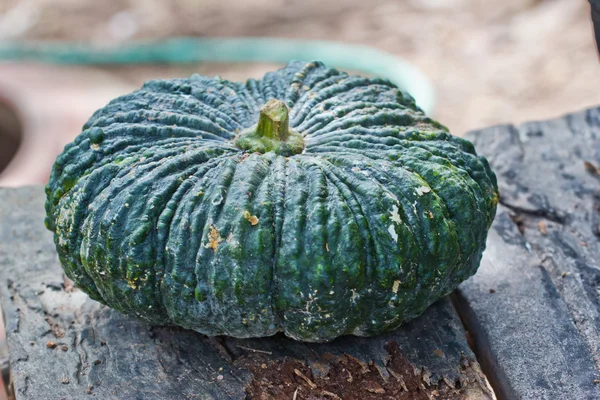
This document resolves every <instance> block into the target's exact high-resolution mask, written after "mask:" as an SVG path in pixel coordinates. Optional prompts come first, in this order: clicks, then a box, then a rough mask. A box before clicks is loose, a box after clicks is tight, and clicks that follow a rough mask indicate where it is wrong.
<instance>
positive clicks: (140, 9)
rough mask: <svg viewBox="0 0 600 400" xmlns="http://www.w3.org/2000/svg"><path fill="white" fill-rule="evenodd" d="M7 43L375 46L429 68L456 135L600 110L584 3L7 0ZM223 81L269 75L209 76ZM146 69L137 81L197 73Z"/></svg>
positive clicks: (252, 71) (1, 4)
mask: <svg viewBox="0 0 600 400" xmlns="http://www.w3.org/2000/svg"><path fill="white" fill-rule="evenodd" d="M0 13H3V14H0V40H1V39H9V38H10V39H18V40H28V39H65V40H74V39H75V40H83V41H88V42H91V43H95V44H102V45H105V44H109V43H118V42H122V41H127V40H136V39H153V38H164V37H170V36H177V35H197V36H276V37H290V38H298V37H301V38H313V39H329V40H340V41H347V42H352V43H361V44H367V45H371V46H375V47H378V48H381V49H384V50H387V51H389V52H392V53H394V54H397V55H399V56H402V57H404V58H406V59H408V60H409V61H411V62H413V63H414V64H416V65H417V66H418V67H419V68H421V69H422V70H423V71H424V72H425V73H426V74H427V75H428V76H429V77H430V78H431V79H432V81H433V82H434V84H435V87H436V89H437V93H438V103H437V109H436V112H435V117H437V118H438V119H439V120H440V121H441V122H443V123H444V124H446V125H447V126H449V127H450V128H451V130H452V131H453V132H455V133H456V134H461V133H462V132H464V131H465V130H468V129H473V128H478V127H483V126H485V125H490V124H495V123H501V122H509V121H510V122H520V121H523V120H529V119H542V118H549V117H552V116H556V115H560V114H562V113H565V112H568V111H574V110H577V109H580V108H582V107H586V106H591V105H596V104H599V103H600V79H598V77H599V76H600V69H599V63H598V58H597V55H596V50H595V47H594V42H593V35H592V27H591V23H590V18H589V5H588V3H587V2H586V1H574V0H503V1H502V2H490V1H489V0H403V1H398V0H396V1H395V0H369V1H364V0H346V1H340V2H337V1H336V2H334V1H323V0H303V1H292V0H244V1H240V0H172V1H168V2H167V1H162V0H113V1H110V2H98V1H88V0H85V1H84V0H20V1H17V0H0ZM198 69H199V70H200V71H201V72H207V73H220V74H221V75H222V76H224V77H233V78H238V77H244V76H246V75H257V74H260V73H261V72H262V71H263V69H264V68H263V67H262V66H255V67H250V68H247V67H242V68H241V69H240V67H233V68H232V67H230V66H225V67H224V66H216V67H215V66H210V67H199V68H198ZM188 72H189V69H187V70H186V69H184V70H183V71H179V70H177V69H175V70H173V69H170V71H165V70H164V69H161V68H154V69H152V68H150V69H149V68H144V69H143V71H140V73H136V72H135V71H134V72H132V70H131V68H129V69H127V71H124V72H121V71H116V72H115V73H118V74H119V75H120V74H121V73H123V74H124V76H128V77H130V78H131V79H132V80H133V81H134V82H137V81H138V80H139V77H141V76H144V77H147V76H150V77H154V76H156V75H158V76H163V75H165V74H166V75H169V76H172V75H173V74H175V75H186V74H187V73H188Z"/></svg>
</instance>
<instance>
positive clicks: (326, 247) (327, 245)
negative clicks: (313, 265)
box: [325, 242, 329, 253]
mask: <svg viewBox="0 0 600 400" xmlns="http://www.w3.org/2000/svg"><path fill="white" fill-rule="evenodd" d="M325 250H327V252H328V253H329V244H328V243H327V242H325Z"/></svg>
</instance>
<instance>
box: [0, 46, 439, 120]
mask: <svg viewBox="0 0 600 400" xmlns="http://www.w3.org/2000/svg"><path fill="white" fill-rule="evenodd" d="M24 60H28V61H39V62H47V63H55V64H79V65H82V64H157V63H166V64H182V63H194V62H227V63H239V62H270V63H281V64H285V63H287V62H288V61H290V60H320V61H323V62H324V63H326V64H329V65H332V66H335V67H337V68H340V69H346V70H356V71H362V72H366V73H370V74H374V75H379V76H383V77H386V78H387V79H389V80H390V81H392V82H393V83H395V84H396V85H397V86H398V87H400V88H401V89H403V90H405V91H407V92H409V93H410V94H411V95H412V96H413V97H414V98H415V100H416V102H417V104H418V106H419V107H420V108H421V109H422V110H423V111H424V112H425V113H426V114H428V115H429V114H431V112H432V111H433V107H434V102H435V99H434V98H435V95H434V90H433V86H432V85H431V83H430V81H429V79H427V78H426V77H425V76H424V75H423V73H421V72H420V71H419V70H418V69H416V68H415V67H414V66H413V65H411V64H409V63H408V62H406V61H404V60H401V59H400V58H398V57H396V56H394V55H392V54H390V53H387V52H384V51H381V50H378V49H375V48H372V47H368V46H361V45H350V44H344V43H337V42H330V41H311V40H293V39H275V38H175V39H169V40H164V41H160V42H147V43H129V44H124V45H121V46H119V47H116V48H95V47H91V46H89V45H83V44H76V43H69V42H37V43H30V42H27V43H3V44H0V61H24Z"/></svg>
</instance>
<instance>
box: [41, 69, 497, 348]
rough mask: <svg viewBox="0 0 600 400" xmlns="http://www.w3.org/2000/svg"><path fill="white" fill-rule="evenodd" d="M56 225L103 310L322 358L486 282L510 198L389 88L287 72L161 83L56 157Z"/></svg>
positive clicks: (112, 109) (68, 261)
mask: <svg viewBox="0 0 600 400" xmlns="http://www.w3.org/2000/svg"><path fill="white" fill-rule="evenodd" d="M46 193H47V202H46V210H47V219H46V226H47V227H48V229H50V230H51V231H52V232H54V237H55V242H56V248H57V250H58V254H59V257H60V260H61V262H62V265H63V267H64V269H65V272H66V274H67V276H69V277H70V278H71V279H72V280H73V281H74V282H75V284H76V285H77V286H78V287H80V288H81V289H82V290H83V291H85V292H86V293H88V294H89V295H90V297H92V298H93V299H95V300H97V301H100V302H102V303H104V304H107V305H109V306H110V307H113V308H115V309H117V310H119V311H121V312H123V313H126V314H130V315H134V316H137V317H139V318H142V319H145V320H147V321H150V322H151V323H156V324H175V325H180V326H182V327H185V328H189V329H193V330H196V331H198V332H202V333H204V334H207V335H231V336H235V337H240V338H242V337H260V336H269V335H273V334H275V333H277V332H285V334H286V335H288V336H290V337H292V338H295V339H298V340H303V341H311V342H323V341H328V340H331V339H334V338H335V337H337V336H340V335H347V334H354V335H359V336H368V335H375V334H378V333H381V332H383V331H387V330H391V329H394V328H396V327H398V326H399V325H400V324H402V323H403V322H405V321H407V320H410V319H412V318H415V317H416V316H418V315H419V314H421V313H422V312H423V311H424V310H425V308H426V307H428V306H429V305H430V304H431V303H433V302H434V301H436V300H437V299H439V298H441V297H442V296H445V295H447V294H448V293H450V292H451V291H452V290H454V289H455V288H456V287H457V286H458V284H459V283H460V282H462V281H464V280H465V279H467V278H468V277H469V276H471V275H473V274H474V273H475V271H476V270H477V267H478V265H479V262H480V260H481V254H482V252H483V250H484V247H485V241H486V235H487V230H488V229H489V227H490V225H491V223H492V220H493V218H494V214H495V210H496V203H497V200H498V189H497V185H496V178H495V175H494V174H493V172H492V171H491V170H490V168H489V165H488V163H487V161H486V160H485V159H484V158H483V157H479V156H477V154H476V152H475V150H474V148H473V145H472V144H471V143H470V142H468V141H467V140H464V139H461V138H458V137H454V136H452V135H450V134H449V133H448V131H447V129H446V128H445V127H444V126H442V125H440V124H439V123H437V122H435V121H433V120H432V119H430V118H428V117H426V116H425V115H423V113H422V112H421V110H419V108H417V107H416V105H415V102H414V100H413V99H412V98H411V97H410V96H409V95H408V94H406V93H403V92H402V91H400V90H398V88H397V87H395V86H394V85H393V84H391V83H390V82H389V81H387V80H385V79H382V78H366V77H360V76H349V75H347V74H346V73H343V72H339V71H337V70H335V69H333V68H328V67H326V66H325V65H323V64H322V63H319V62H311V63H304V62H291V63H290V64H289V65H288V66H287V67H285V68H283V69H280V70H278V71H276V72H270V73H267V74H266V75H265V76H264V78H263V79H261V80H254V79H250V80H248V81H247V82H245V83H237V82H229V81H226V80H223V79H220V78H207V77H203V76H198V75H194V76H192V77H190V78H189V79H174V80H157V81H151V82H148V83H146V84H145V85H144V86H143V87H142V89H140V90H138V91H136V92H133V93H131V94H128V95H126V96H123V97H120V98H117V99H115V100H113V101H112V102H110V103H109V104H108V105H107V106H106V107H104V108H102V109H100V110H98V111H97V112H96V113H95V114H94V115H93V116H92V117H91V119H90V120H89V121H88V122H87V124H86V125H85V126H84V128H83V132H81V134H79V136H78V137H77V138H76V139H75V141H74V142H72V143H70V144H68V145H67V146H66V147H65V149H64V151H63V153H62V154H61V155H60V156H59V157H58V158H57V160H56V163H55V164H54V167H53V169H52V173H51V177H50V181H49V183H48V186H47V188H46Z"/></svg>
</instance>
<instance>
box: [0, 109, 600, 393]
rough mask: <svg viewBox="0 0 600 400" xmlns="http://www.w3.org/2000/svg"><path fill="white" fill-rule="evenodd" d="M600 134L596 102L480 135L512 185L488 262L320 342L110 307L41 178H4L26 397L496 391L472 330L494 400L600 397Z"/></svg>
mask: <svg viewBox="0 0 600 400" xmlns="http://www.w3.org/2000/svg"><path fill="white" fill-rule="evenodd" d="M599 136H600V110H599V109H593V110H587V111H584V112H581V113H577V114H573V115H569V116H566V117H564V118H559V119H556V120H552V121H546V122H539V123H528V124H524V125H522V126H520V127H513V126H510V125H506V126H498V127H493V128H488V129H484V130H481V131H477V132H472V133H470V138H471V139H472V140H474V142H475V145H476V148H477V149H478V151H479V153H481V154H484V155H486V156H487V157H488V158H489V160H490V162H491V164H492V166H493V168H494V170H495V171H496V172H497V174H498V179H499V185H500V190H501V205H500V207H499V210H498V215H497V218H496V220H495V221H494V224H493V226H492V229H491V230H490V234H489V238H488V249H487V250H486V252H485V254H484V258H483V261H482V264H481V267H480V270H479V271H478V273H477V275H476V276H475V277H473V278H472V279H470V280H468V281H467V282H465V283H463V284H462V285H461V287H460V289H459V290H458V291H457V293H456V294H455V295H453V300H454V303H452V302H451V301H450V300H449V299H445V300H443V301H441V302H439V303H437V304H435V305H434V306H432V307H430V308H429V309H428V310H427V311H426V313H425V314H424V315H423V316H422V317H421V318H419V319H417V320H415V321H412V322H411V323H409V324H406V325H404V326H403V327H402V328H401V329H399V330H397V331H395V332H392V333H389V334H387V335H383V336H380V337H375V338H354V337H346V338H341V339H339V340H336V341H334V342H333V343H330V344H322V345H307V344H302V343H298V342H294V341H292V340H289V339H286V338H283V337H279V336H277V337H274V338H266V339H255V340H234V339H229V338H223V337H218V338H207V337H205V336H202V335H199V334H197V333H194V332H190V331H185V330H181V329H177V328H170V327H151V326H148V325H145V324H143V323H140V322H138V321H136V320H134V319H131V318H128V317H125V316H122V315H120V314H119V313H117V312H115V311H112V310H110V309H108V308H106V307H103V306H101V305H99V304H98V303H95V302H93V301H91V300H89V299H88V298H87V296H85V295H84V294H83V293H81V292H80V291H78V290H77V289H74V288H72V287H71V286H70V284H69V282H68V281H65V280H64V277H63V275H62V272H61V270H60V266H59V264H58V261H57V257H56V253H55V251H54V246H53V244H52V240H51V235H50V233H49V232H47V231H46V230H45V228H44V227H43V225H42V220H43V207H42V204H43V192H42V188H41V187H30V188H21V189H5V190H0V296H1V300H2V306H3V308H4V312H5V318H6V323H7V336H8V344H9V350H10V359H11V369H12V379H13V383H14V387H15V392H16V395H17V399H41V398H57V399H59V398H64V399H80V398H89V396H95V397H96V398H99V399H115V398H119V399H138V398H139V399H181V398H183V399H185V398H189V399H196V398H197V399H206V398H208V399H228V398H230V399H244V398H250V399H270V398H275V399H278V398H286V399H293V398H294V394H295V395H296V399H297V400H298V399H337V398H343V399H403V398H404V399H414V398H423V399H429V398H442V399H443V398H447V399H455V398H456V399H458V398H469V399H491V398H494V394H493V393H492V392H491V391H490V389H489V387H488V386H487V382H486V379H485V378H484V377H483V375H482V374H481V370H480V368H479V365H480V364H479V363H478V362H477V361H476V360H475V358H474V354H473V353H472V352H471V350H470V349H469V346H468V345H467V336H468V337H470V338H471V339H472V340H471V343H472V344H473V345H474V348H475V351H476V354H477V356H478V359H479V362H480V363H481V367H482V368H483V371H484V372H485V373H486V375H487V377H488V378H489V381H490V382H491V384H492V385H493V387H494V391H495V394H496V395H497V396H498V398H501V399H553V400H554V399H599V398H600V387H599V383H600V375H599V374H598V367H599V365H598V364H599V362H598V360H599V358H598V357H599V356H600V354H598V353H599V351H600V349H599V346H600V307H599V305H600V298H599V297H600V294H599V293H600V292H599V290H598V289H599V286H600V268H599V265H600V264H599V261H600V260H599V259H600V257H599V250H600V243H599V237H600V218H599V211H600V190H599V189H600V185H599V184H600V169H598V166H600V141H599V140H598V137H599ZM457 310H458V314H459V315H460V317H461V318H462V320H463V322H464V323H465V324H466V329H467V330H468V331H469V332H468V334H467V333H465V328H464V327H463V325H462V324H461V322H460V320H459V316H458V315H457ZM54 345H56V346H54ZM48 346H50V347H48ZM49 394H51V396H50V397H48V396H49ZM436 395H437V397H436Z"/></svg>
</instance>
